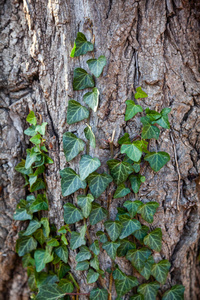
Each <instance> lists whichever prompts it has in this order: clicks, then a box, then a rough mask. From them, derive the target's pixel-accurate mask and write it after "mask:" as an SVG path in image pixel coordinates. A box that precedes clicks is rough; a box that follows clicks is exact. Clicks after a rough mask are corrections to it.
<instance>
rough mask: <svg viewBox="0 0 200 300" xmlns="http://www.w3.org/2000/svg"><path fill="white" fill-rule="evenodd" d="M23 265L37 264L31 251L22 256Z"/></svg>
mask: <svg viewBox="0 0 200 300" xmlns="http://www.w3.org/2000/svg"><path fill="white" fill-rule="evenodd" d="M22 265H23V267H24V268H26V267H28V266H33V267H34V266H35V261H34V259H33V258H32V256H31V255H30V253H27V254H25V255H24V256H23V257H22Z"/></svg>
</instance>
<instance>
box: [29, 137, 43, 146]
mask: <svg viewBox="0 0 200 300" xmlns="http://www.w3.org/2000/svg"><path fill="white" fill-rule="evenodd" d="M30 142H31V143H33V144H34V145H39V144H40V143H41V135H40V134H36V135H34V136H33V137H32V138H31V139H30Z"/></svg>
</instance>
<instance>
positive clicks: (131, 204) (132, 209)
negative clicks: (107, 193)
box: [123, 200, 143, 218]
mask: <svg viewBox="0 0 200 300" xmlns="http://www.w3.org/2000/svg"><path fill="white" fill-rule="evenodd" d="M141 205H143V203H142V201H139V200H135V201H131V200H127V201H125V202H124V204H123V206H124V207H126V209H127V210H128V212H129V214H130V216H131V218H134V217H135V215H136V214H137V211H138V208H139V207H140V206H141Z"/></svg>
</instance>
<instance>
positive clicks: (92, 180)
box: [87, 172, 113, 198]
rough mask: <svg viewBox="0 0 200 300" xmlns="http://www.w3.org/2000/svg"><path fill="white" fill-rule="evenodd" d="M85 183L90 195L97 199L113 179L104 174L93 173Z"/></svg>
mask: <svg viewBox="0 0 200 300" xmlns="http://www.w3.org/2000/svg"><path fill="white" fill-rule="evenodd" d="M87 181H88V185H89V188H90V191H91V193H92V195H93V196H94V197H95V198H98V197H99V196H100V195H101V194H102V193H103V192H104V191H105V190H106V188H107V186H108V185H109V183H111V182H112V181H113V179H112V177H111V176H110V175H108V174H106V173H103V174H99V173H97V172H94V173H92V174H90V175H89V177H88V178H87Z"/></svg>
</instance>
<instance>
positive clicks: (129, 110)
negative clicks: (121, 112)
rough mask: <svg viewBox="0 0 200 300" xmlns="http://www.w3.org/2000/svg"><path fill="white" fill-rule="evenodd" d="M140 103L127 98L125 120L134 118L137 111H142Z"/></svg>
mask: <svg viewBox="0 0 200 300" xmlns="http://www.w3.org/2000/svg"><path fill="white" fill-rule="evenodd" d="M142 111H143V109H142V107H141V106H140V105H136V104H135V102H134V101H133V100H126V113H125V121H128V120H130V119H132V118H133V117H134V116H135V115H136V114H137V113H139V112H142Z"/></svg>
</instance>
